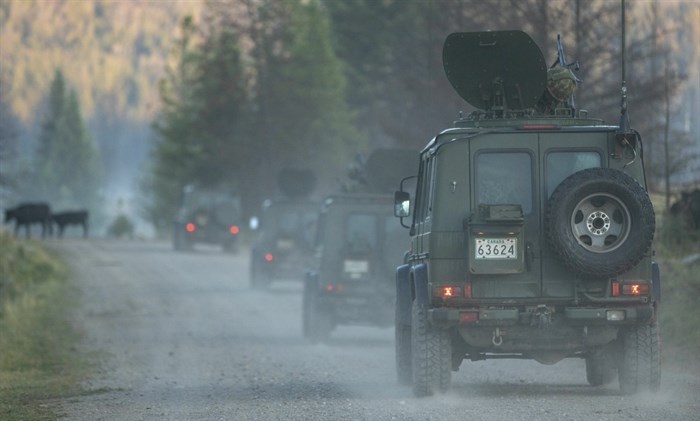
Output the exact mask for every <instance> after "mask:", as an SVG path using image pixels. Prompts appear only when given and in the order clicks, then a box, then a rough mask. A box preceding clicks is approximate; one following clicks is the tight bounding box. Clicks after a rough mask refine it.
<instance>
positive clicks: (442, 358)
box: [411, 301, 452, 397]
mask: <svg viewBox="0 0 700 421" xmlns="http://www.w3.org/2000/svg"><path fill="white" fill-rule="evenodd" d="M411 354H412V355H411V357H412V361H413V364H412V372H413V394H414V395H415V396H416V397H423V396H431V395H434V394H435V393H436V392H444V391H446V390H447V389H449V388H450V383H451V382H452V371H451V368H452V344H451V343H450V336H449V333H448V331H447V330H444V329H435V328H433V327H432V326H430V324H429V323H428V311H427V309H426V308H425V307H424V306H421V305H419V304H418V303H417V302H416V301H414V302H413V306H412V308H411Z"/></svg>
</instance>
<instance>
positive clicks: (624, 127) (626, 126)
mask: <svg viewBox="0 0 700 421" xmlns="http://www.w3.org/2000/svg"><path fill="white" fill-rule="evenodd" d="M620 1H621V4H622V22H621V27H622V46H621V51H622V89H621V90H620V94H621V96H622V98H621V101H620V129H619V132H618V138H619V139H621V140H622V139H624V138H626V137H627V135H628V134H630V132H631V130H630V119H629V116H628V115H627V85H626V82H625V77H626V75H625V61H626V57H625V50H626V48H625V44H626V42H625V22H626V19H625V0H620Z"/></svg>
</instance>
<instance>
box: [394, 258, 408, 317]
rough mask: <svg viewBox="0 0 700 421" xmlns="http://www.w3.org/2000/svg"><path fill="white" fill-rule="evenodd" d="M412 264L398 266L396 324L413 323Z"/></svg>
mask: <svg viewBox="0 0 700 421" xmlns="http://www.w3.org/2000/svg"><path fill="white" fill-rule="evenodd" d="M410 270H411V266H410V265H407V264H406V265H401V266H399V267H397V268H396V324H397V325H399V324H401V325H404V326H410V325H411V304H412V303H411V302H412V296H411V284H410V282H409V279H408V274H409V272H410Z"/></svg>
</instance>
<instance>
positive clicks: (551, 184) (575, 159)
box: [544, 151, 601, 197]
mask: <svg viewBox="0 0 700 421" xmlns="http://www.w3.org/2000/svg"><path fill="white" fill-rule="evenodd" d="M600 165H601V164H600V154H599V153H598V152H591V151H562V152H550V153H548V154H547V156H546V158H545V168H544V171H545V183H546V186H545V187H546V188H547V197H550V196H551V195H552V193H554V190H555V189H556V188H557V186H558V185H559V184H560V183H561V182H562V181H564V179H565V178H566V177H568V176H570V175H571V174H573V173H575V172H578V171H581V170H585V169H586V168H596V167H600Z"/></svg>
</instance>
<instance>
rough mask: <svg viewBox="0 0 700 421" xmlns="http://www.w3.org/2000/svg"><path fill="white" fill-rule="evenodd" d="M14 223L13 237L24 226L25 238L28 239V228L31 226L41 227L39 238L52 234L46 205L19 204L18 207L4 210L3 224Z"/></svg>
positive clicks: (48, 210)
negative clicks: (37, 225) (38, 225)
mask: <svg viewBox="0 0 700 421" xmlns="http://www.w3.org/2000/svg"><path fill="white" fill-rule="evenodd" d="M13 220H14V221H15V236H17V234H18V233H19V229H20V227H21V226H22V225H24V229H25V233H26V236H27V238H29V237H30V234H29V228H30V226H31V225H32V224H40V225H41V236H42V237H46V235H47V234H48V235H51V234H52V228H51V207H50V206H49V204H48V203H44V202H36V203H20V204H19V205H18V206H16V207H14V208H11V209H6V210H5V223H6V224H7V223H9V222H10V221H13Z"/></svg>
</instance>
